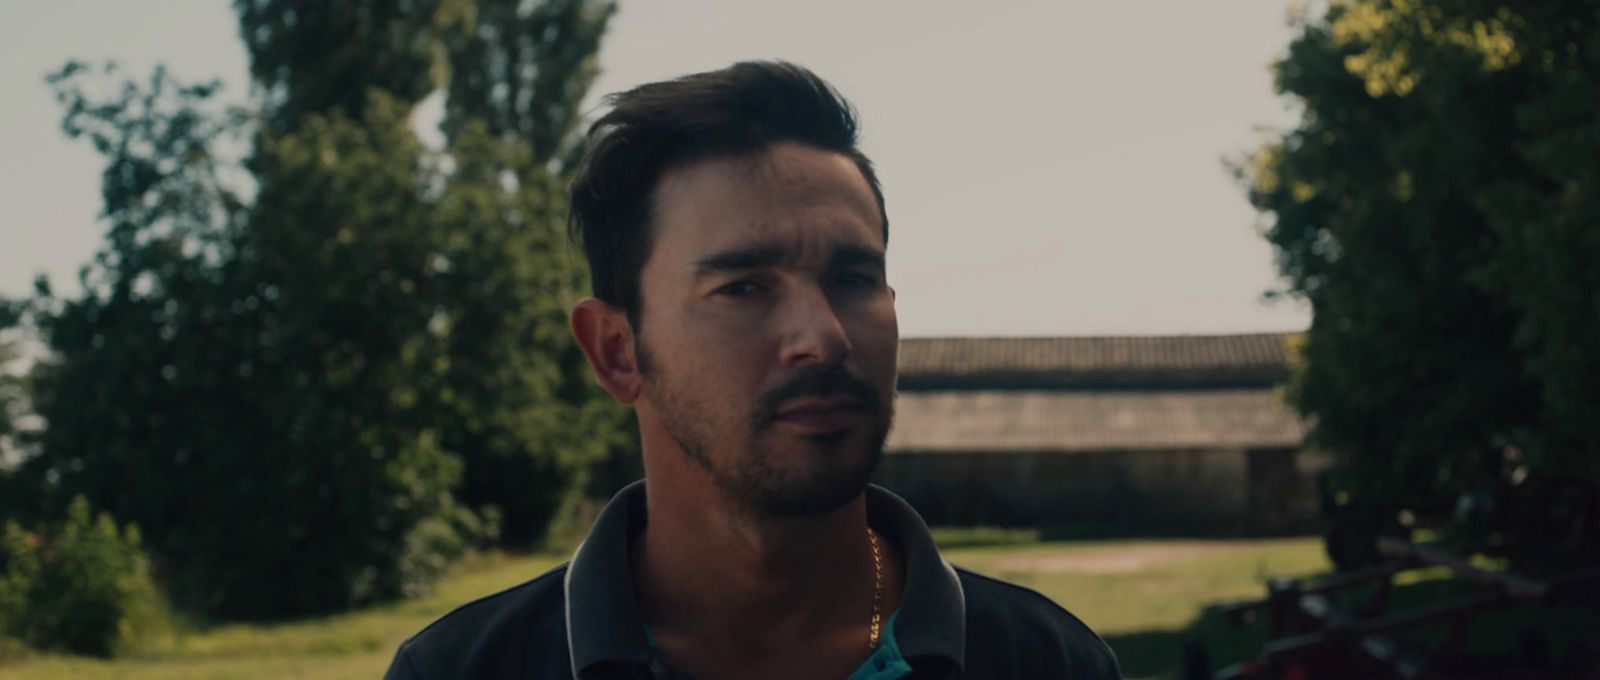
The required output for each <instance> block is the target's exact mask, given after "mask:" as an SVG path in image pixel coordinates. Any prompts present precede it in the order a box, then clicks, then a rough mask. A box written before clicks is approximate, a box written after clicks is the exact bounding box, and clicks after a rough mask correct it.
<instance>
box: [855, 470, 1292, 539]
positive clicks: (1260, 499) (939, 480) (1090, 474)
mask: <svg viewBox="0 0 1600 680" xmlns="http://www.w3.org/2000/svg"><path fill="white" fill-rule="evenodd" d="M1309 457H1310V456H1308V455H1307V454H1305V453H1304V452H1301V451H1298V450H1296V449H1271V450H1255V451H1251V450H1240V449H1231V450H1204V449H1202V450H1179V451H1100V452H1074V453H1062V452H1033V453H987V452H971V453H945V452H940V453H914V452H894V453H889V454H887V455H885V456H884V461H883V465H882V467H881V468H880V470H879V473H878V475H877V478H876V480H875V481H877V482H878V483H880V484H882V485H884V486H886V487H888V488H889V489H891V490H893V491H895V492H896V493H898V494H900V495H902V496H904V497H905V498H906V499H907V500H908V501H910V502H911V504H912V505H913V506H914V507H916V508H917V509H918V510H919V511H920V512H922V514H923V516H924V517H925V518H926V519H927V520H928V522H929V523H930V524H944V525H978V524H986V525H998V526H1013V527H1040V528H1043V529H1046V530H1052V531H1055V532H1059V533H1069V534H1070V533H1090V534H1107V535H1115V534H1143V535H1175V536H1204V535H1274V534H1283V533H1304V532H1306V531H1308V530H1311V529H1313V528H1314V527H1315V515H1316V493H1315V490H1316V485H1315V483H1314V482H1315V477H1314V475H1315V472H1316V470H1317V469H1318V467H1317V465H1315V464H1314V461H1313V462H1312V463H1308V462H1307V461H1306V460H1305V459H1307V458H1309Z"/></svg>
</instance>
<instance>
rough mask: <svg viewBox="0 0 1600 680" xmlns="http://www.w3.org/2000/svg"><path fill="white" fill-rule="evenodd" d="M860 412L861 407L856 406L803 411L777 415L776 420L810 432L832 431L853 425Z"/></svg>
mask: <svg viewBox="0 0 1600 680" xmlns="http://www.w3.org/2000/svg"><path fill="white" fill-rule="evenodd" d="M861 414H862V412H861V409H856V408H843V409H835V410H831V411H804V412H800V413H788V414H784V415H782V416H779V417H778V422H780V423H785V424H788V425H790V426H793V427H797V428H799V429H802V430H806V431H810V432H832V431H836V430H842V429H845V428H847V427H850V426H852V425H855V424H856V421H857V420H859V419H860V418H861Z"/></svg>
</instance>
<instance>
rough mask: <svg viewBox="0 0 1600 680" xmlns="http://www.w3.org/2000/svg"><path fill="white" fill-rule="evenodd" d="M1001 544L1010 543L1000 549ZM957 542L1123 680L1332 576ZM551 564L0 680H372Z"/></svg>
mask: <svg viewBox="0 0 1600 680" xmlns="http://www.w3.org/2000/svg"><path fill="white" fill-rule="evenodd" d="M1008 538H1009V537H1008ZM970 539H971V537H970V536H965V535H964V537H963V538H961V539H953V540H951V541H950V543H951V545H961V546H963V547H952V548H950V549H948V550H947V551H946V556H947V557H948V558H949V559H950V561H952V562H954V563H956V564H958V565H961V566H964V567H968V568H971V569H975V570H977V571H981V572H984V573H987V574H991V575H994V576H998V577H1001V578H1005V579H1008V580H1011V581H1014V582H1017V583H1021V584H1023V585H1026V586H1028V587H1031V588H1034V589H1036V590H1039V591H1040V592H1042V593H1044V594H1045V595H1048V596H1050V597H1051V598H1053V599H1055V600H1056V601H1057V602H1060V603H1061V604H1062V605H1064V606H1066V607H1067V608H1068V609H1071V610H1072V611H1073V613H1075V614H1077V615H1078V616H1079V617H1080V618H1082V619H1083V620H1084V621H1085V622H1087V623H1088V624H1089V625H1090V626H1091V627H1093V628H1095V629H1096V630H1098V631H1099V632H1100V633H1101V634H1102V635H1103V636H1105V638H1106V640H1107V641H1108V642H1109V643H1110V644H1111V646H1112V648H1113V649H1115V650H1116V651H1117V654H1118V657H1119V658H1120V659H1121V661H1122V664H1123V668H1124V670H1125V671H1127V673H1128V676H1129V677H1130V678H1145V677H1161V676H1163V675H1164V674H1166V673H1168V672H1169V671H1170V669H1171V668H1173V666H1174V664H1176V662H1177V659H1178V655H1179V653H1180V650H1181V649H1182V646H1183V645H1184V643H1185V642H1187V641H1190V640H1202V641H1205V642H1208V643H1209V644H1210V645H1211V646H1212V647H1213V649H1214V650H1218V651H1214V652H1213V655H1214V656H1213V658H1214V661H1216V662H1217V663H1219V664H1220V663H1224V662H1230V661H1233V660H1236V658H1237V657H1238V656H1239V655H1242V654H1245V653H1247V652H1248V651H1249V650H1251V649H1254V648H1257V647H1259V644H1260V640H1259V638H1256V637H1254V636H1252V635H1249V634H1244V635H1240V634H1239V633H1237V632H1235V631H1228V630H1224V629H1223V628H1222V627H1221V626H1220V624H1219V623H1217V622H1216V621H1215V617H1214V616H1211V615H1209V614H1208V613H1207V612H1206V607H1207V605H1210V604H1213V603H1216V602H1219V601H1230V600H1235V599H1241V598H1247V597H1256V596H1259V595H1261V594H1263V593H1264V592H1265V589H1264V585H1263V584H1264V582H1265V578H1266V577H1267V576H1269V575H1271V576H1279V575H1303V574H1309V573H1314V572H1319V571H1324V570H1326V569H1327V568H1328V565H1327V562H1326V560H1325V559H1324V557H1323V553H1322V548H1321V544H1320V542H1319V541H1317V540H1316V539H1293V540H1278V541H1249V542H1244V541H1234V542H1192V541H1097V542H1074V543H1038V544H1025V545H1016V544H1008V545H994V546H982V545H975V544H979V543H982V541H981V540H970ZM558 561H559V558H555V557H517V558H507V557H500V558H487V559H482V560H479V561H477V562H474V563H469V564H464V565H462V566H461V567H460V568H458V569H457V570H456V572H455V573H454V574H453V575H452V576H451V577H450V578H447V579H446V580H444V581H443V582H442V583H441V584H440V586H439V588H438V589H437V590H436V592H435V593H434V594H433V595H431V596H429V597H427V598H423V599H420V600H413V601H408V602H403V603H398V604H393V605H387V606H383V607H376V608H373V609H368V610H363V611H359V612H353V613H349V614H341V615H338V616H331V617H326V618H321V619H315V620H308V621H301V622H294V623H285V624H277V625H229V626H221V627H217V628H212V629H209V630H205V631H203V632H196V633H190V634H187V635H183V636H166V637H164V638H162V639H158V640H155V641H153V642H152V643H150V644H149V645H148V646H147V647H148V648H147V649H145V650H143V651H142V652H140V653H138V654H133V655H130V656H127V657H124V658H121V659H118V660H116V661H114V662H108V661H94V660H85V659H78V658H70V657H54V656H35V657H32V658H29V659H27V660H25V661H20V662H12V663H10V664H8V665H0V680H41V679H44V678H128V679H145V678H148V679H151V680H154V679H157V678H160V679H163V680H166V679H169V678H170V679H175V680H197V679H201V678H205V679H211V678H216V679H219V680H220V679H233V678H241V679H243V678H319V679H320V678H377V677H379V676H380V675H381V674H382V673H383V670H384V668H386V667H387V665H388V663H389V659H390V657H391V655H393V653H394V649H395V647H396V646H397V645H399V644H400V641H401V640H403V639H405V637H406V636H407V635H410V634H411V633H413V632H415V631H416V630H418V629H420V628H421V627H422V626H423V625H426V624H427V623H428V622H429V621H431V620H433V619H434V618H436V617H438V616H439V615H440V614H443V613H444V612H446V611H449V610H450V609H451V608H453V607H455V606H456V605H458V604H460V603H463V602H466V601H468V600H471V599H473V598H475V597H478V596H480V595H484V594H487V593H491V592H494V591H497V590H500V589H503V588H506V587H509V586H512V585H515V584H517V583H520V582H522V581H524V580H527V579H529V578H532V577H533V576H535V575H537V574H539V573H541V572H543V571H544V570H546V569H548V568H549V567H551V566H553V565H554V564H555V563H556V562H558Z"/></svg>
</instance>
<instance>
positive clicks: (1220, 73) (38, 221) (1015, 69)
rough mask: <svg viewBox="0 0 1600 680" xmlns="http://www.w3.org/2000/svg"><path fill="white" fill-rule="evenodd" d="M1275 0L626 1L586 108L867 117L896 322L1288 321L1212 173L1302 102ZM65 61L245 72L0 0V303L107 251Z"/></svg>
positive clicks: (183, 25)
mask: <svg viewBox="0 0 1600 680" xmlns="http://www.w3.org/2000/svg"><path fill="white" fill-rule="evenodd" d="M1289 4H1290V3H1289V2H1288V1H1287V0H1219V1H1218V2H1205V3H1199V2H1192V1H1180V0H1164V1H1161V2H1125V1H1123V2H1118V1H1115V0H1093V1H1090V0H1082V1H1071V2H1068V1H1065V0H1061V1H1056V2H1045V1H1043V0H1040V1H1021V0H1015V1H1013V0H1001V1H996V2H989V3H982V4H979V3H970V2H931V1H928V0H923V1H920V2H919V1H915V0H894V1H889V0H881V1H879V0H809V1H806V2H754V1H751V2H733V1H731V0H729V1H725V2H714V1H711V0H693V1H690V0H673V1H671V2H659V1H654V0H650V1H646V0H634V1H632V2H628V1H627V0H624V1H623V2H622V8H621V11H620V12H619V13H618V15H617V16H616V17H615V18H614V19H613V21H612V24H611V29H610V31H609V33H608V34H607V36H606V38H605V41H604V42H603V44H602V47H601V56H600V63H601V67H602V69H603V74H602V76H601V78H600V80H599V82H598V83H597V85H596V88H595V92H594V93H593V95H592V97H591V99H594V98H597V96H598V95H599V94H602V93H605V92H611V91H615V90H619V89H625V88H627V87H631V86H633V85H635V84H638V83H641V82H645V81H649V80H656V79H661V78H666V77H671V76H675V75H680V74H683V73H689V72H694V71H701V70H707V69H712V68H719V67H722V66H726V65H728V64H730V63H732V62H734V61H738V60H742V59H763V58H778V59H786V60H789V61H793V62H796V63H799V64H802V65H804V66H807V67H809V68H811V69H812V70H815V71H816V72H817V73H819V74H821V75H822V76H823V77H824V78H827V79H828V80H830V81H831V82H832V83H833V84H834V85H835V86H837V87H838V88H839V89H840V90H841V91H842V92H843V93H844V94H845V96H846V97H848V98H849V99H851V101H852V102H853V103H854V104H855V105H856V107H857V108H858V109H859V110H860V111H861V114H862V120H863V134H862V137H863V139H862V141H863V146H864V148H865V151H866V152H867V154H868V155H869V156H871V157H872V158H873V160H874V162H875V163H876V164H877V166H878V170H879V176H880V178H881V179H882V180H883V184H884V191H885V194H886V199H887V202H888V208H889V215H890V222H891V227H890V248H889V277H890V283H891V284H892V285H894V287H895V288H896V290H897V292H898V310H899V314H900V329H901V334H902V335H903V336H906V337H924V336H931V335H985V336H993V335H1006V336H1013V335H1121V334H1169V333H1171V334H1176V333H1236V332H1255V331H1283V330H1302V329H1304V328H1305V327H1306V326H1307V325H1308V324H1309V321H1310V313H1309V310H1307V309H1306V308H1305V307H1304V306H1303V305H1301V304H1299V303H1293V302H1278V303H1275V304H1270V305H1269V304H1264V303H1262V302H1261V301H1260V295H1261V293H1262V291H1264V290H1266V289H1268V288H1272V287H1274V286H1275V285H1276V283H1277V277H1276V272H1275V269H1274V268H1273V265H1272V251H1271V249H1270V248H1269V247H1268V245H1267V244H1266V242H1265V241H1264V240H1262V239H1261V237H1260V236H1259V235H1258V230H1259V225H1260V223H1261V219H1260V218H1259V217H1258V216H1257V215H1256V214H1255V212H1254V211H1253V210H1252V209H1251V208H1250V206H1249V204H1248V203H1247V202H1246V201H1245V198H1244V192H1243V190H1242V189H1241V188H1240V187H1239V186H1238V185H1237V183H1236V182H1235V181H1234V180H1233V178H1232V177H1231V176H1230V175H1229V174H1228V172H1227V171H1226V169H1225V168H1224V166H1223V163H1222V159H1223V158H1225V157H1232V156H1235V155H1237V154H1239V153H1241V152H1243V151H1247V150H1249V149H1251V148H1253V147H1255V146H1257V145H1258V144H1259V141H1260V139H1261V138H1262V137H1261V134H1262V133H1261V132H1259V131H1258V128H1260V127H1262V126H1268V127H1274V128H1282V127H1286V126H1288V125H1290V124H1291V123H1292V122H1293V119H1294V117H1293V114H1292V113H1291V112H1290V110H1289V109H1288V108H1287V106H1286V105H1285V104H1284V103H1283V102H1282V101H1280V100H1279V99H1278V98H1277V97H1276V96H1274V95H1273V93H1272V80H1271V75H1270V72H1269V70H1268V68H1269V65H1270V64H1271V62H1272V61H1273V60H1274V59H1275V58H1277V57H1278V56H1280V55H1281V54H1282V53H1283V51H1284V49H1285V47H1286V46H1287V45H1288V41H1289V39H1290V37H1291V33H1290V30H1289V28H1288V26H1287V23H1286V17H1287V11H1288V10H1287V8H1288V5H1289ZM71 58H77V59H80V60H87V61H91V62H98V61H102V60H105V59H108V58H116V59H118V60H120V61H121V62H122V63H123V65H124V67H125V70H124V73H126V74H128V75H132V76H136V77H138V78H139V79H141V80H142V79H144V78H146V77H147V76H148V74H149V72H150V69H151V68H152V67H153V66H154V65H155V64H156V63H158V62H161V63H166V64H167V65H168V67H169V69H170V70H171V71H172V72H173V73H174V74H175V75H176V76H177V77H179V78H180V79H183V80H185V81H191V82H192V81H199V80H204V79H209V78H214V77H216V78H221V79H223V81H224V82H225V83H226V84H227V89H226V90H224V96H226V97H228V98H230V99H233V100H235V101H242V100H243V98H244V97H245V96H246V95H247V91H248V80H247V77H246V62H245V55H244V49H243V46H242V45H241V44H240V43H239V40H238V38H237V24H236V23H235V17H234V15H233V13H232V10H231V7H230V4H229V3H228V2H227V1H226V0H163V1H162V2H144V3H129V2H112V1H110V0H52V1H51V2H6V3H4V4H0V92H4V93H5V95H4V105H3V107H0V116H3V117H0V149H4V153H3V154H0V205H3V206H4V211H5V219H3V220H0V294H6V295H20V294H23V293H25V292H26V291H28V290H29V289H30V286H31V281H32V280H33V277H34V275H35V274H37V273H40V272H43V273H46V274H48V275H50V277H51V278H52V280H53V281H54V282H55V284H56V286H57V288H58V289H60V290H71V289H74V288H75V287H76V285H75V280H76V271H77V268H78V266H79V265H80V264H82V263H83V262H85V261H87V260H88V259H89V257H90V256H91V254H92V253H93V252H94V250H95V248H96V247H97V245H98V243H99V241H100V239H101V236H102V234H103V232H104V225H103V224H101V223H100V222H98V221H97V220H96V215H97V213H98V211H99V208H100V202H99V174H100V171H101V168H102V165H101V163H100V161H99V159H98V157H97V156H96V155H95V154H94V152H93V149H92V148H90V146H89V144H88V143H87V142H86V141H82V140H79V141H69V140H67V139H66V138H65V137H64V136H63V135H62V134H61V132H60V128H59V122H60V112H59V107H58V106H57V105H56V104H55V102H54V101H53V100H52V98H51V96H50V92H49V89H48V88H47V87H46V85H45V84H44V75H45V74H46V73H47V72H49V71H52V70H54V69H56V68H59V66H60V65H61V64H62V63H64V62H65V61H66V60H68V59H71Z"/></svg>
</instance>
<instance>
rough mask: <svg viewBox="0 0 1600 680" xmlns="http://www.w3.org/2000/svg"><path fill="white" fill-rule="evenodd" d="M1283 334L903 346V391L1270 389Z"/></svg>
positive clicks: (1283, 357)
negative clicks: (1161, 388)
mask: <svg viewBox="0 0 1600 680" xmlns="http://www.w3.org/2000/svg"><path fill="white" fill-rule="evenodd" d="M1290 337H1291V335H1290V334H1286V333H1256V334H1249V335H1174V336H1142V337H1082V338H1070V337H1067V338H1061V337H1054V338H911V339H905V340H901V341H900V387H901V389H907V390H915V389H940V388H968V389H971V388H985V387H993V388H1000V389H1006V388H1027V387H1077V388H1092V387H1147V388H1159V387H1196V386H1210V387H1224V386H1250V385H1255V386H1268V385H1274V384H1277V383H1280V382H1282V381H1283V380H1284V379H1285V378H1287V376H1288V361H1289V353H1288V341H1289V339H1290Z"/></svg>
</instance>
